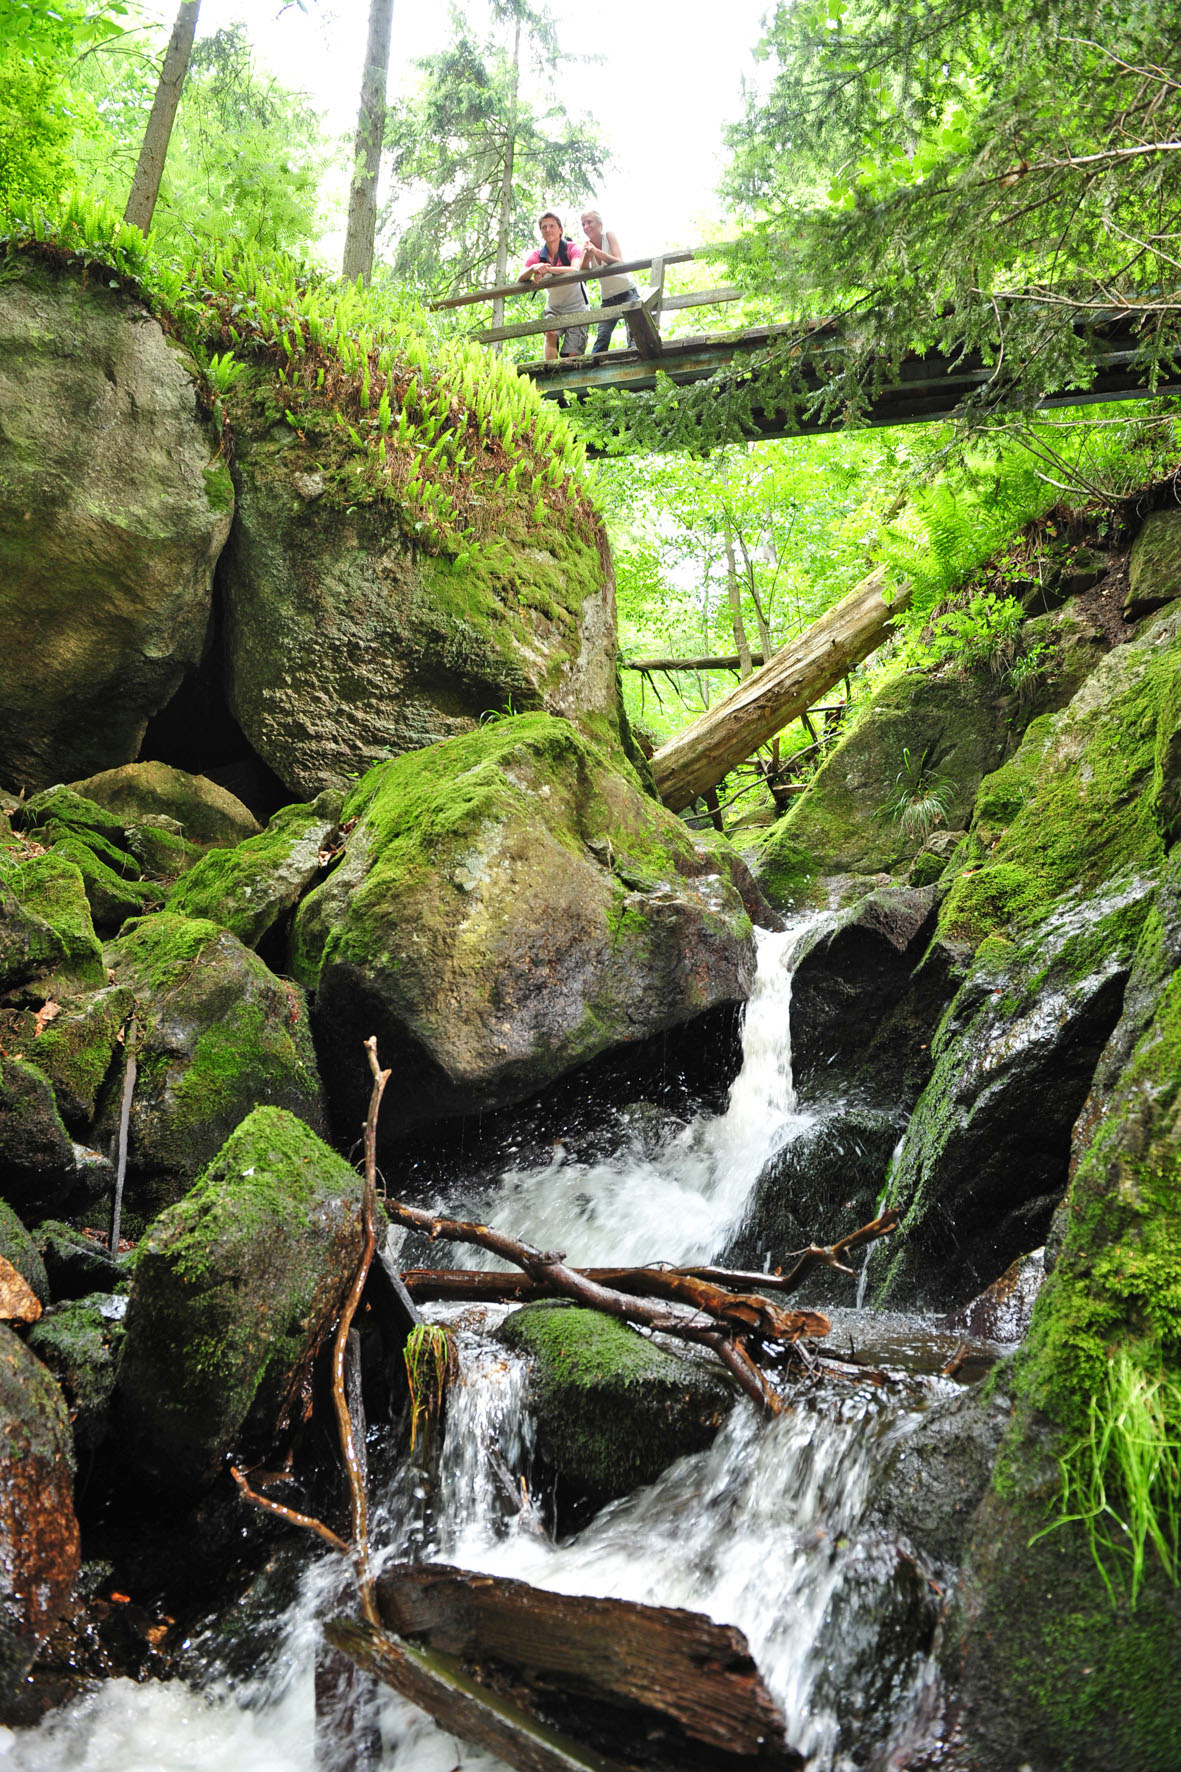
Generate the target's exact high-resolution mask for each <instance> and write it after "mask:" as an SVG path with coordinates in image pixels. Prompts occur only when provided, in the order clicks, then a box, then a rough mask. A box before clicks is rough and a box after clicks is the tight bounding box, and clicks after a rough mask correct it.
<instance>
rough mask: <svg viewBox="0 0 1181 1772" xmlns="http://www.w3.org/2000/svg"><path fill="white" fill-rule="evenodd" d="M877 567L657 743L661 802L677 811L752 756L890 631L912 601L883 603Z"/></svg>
mask: <svg viewBox="0 0 1181 1772" xmlns="http://www.w3.org/2000/svg"><path fill="white" fill-rule="evenodd" d="M884 583H885V579H884V574H883V573H882V571H881V570H880V569H878V570H877V571H874V572H871V573H870V574H869V576H868V578H864V579H862V581H861V583H860V584H859V585H857V586H856V588H855V589H854V590H852V591H850V592H849V595H848V596H847V597H844V598H842V599H841V601H840V602H839V603H837V604H835V605H834V607H833V608H832V609H829V610H828V611H827V612H826V613H825V614H824V615H822V616H821V617H820V619H819V621H815V622H813V623H812V625H811V627H809V628H806V629H805V630H804V632H803V633H802V634H799V635H797V636H796V638H795V639H794V640H792V641H790V642H789V643H788V645H786V646H784V647H783V648H782V650H781V651H779V652H777V653H775V655H774V657H772V658H771V659H769V660H768V662H767V663H766V664H765V665H763V667H762V669H761V670H757V671H754V672H753V673H752V674H751V675H750V676H749V677H747V678H745V679H744V680H743V682H741V683H740V684H738V686H737V687H736V688H734V689H732V690H731V691H730V693H729V694H728V695H725V696H723V697H722V699H721V700H720V701H716V702H715V703H714V705H713V706H712V707H711V708H710V709H709V711H708V712H707V713H705V714H703V715H702V716H701V718H700V719H699V720H695V721H694V723H693V725H692V726H689V727H687V728H686V729H685V731H684V732H682V733H679V734H678V735H677V737H676V738H673V739H670V740H669V742H668V744H666V745H662V746H661V748H660V750H658V751H657V752H656V754H655V756H654V757H653V758H652V773H653V775H654V776H655V778H656V787H657V791H658V792H659V794H660V797H661V799H662V800H663V801H664V803H665V805H666V806H668V807H670V808H671V810H672V811H673V812H680V811H683V809H684V808H685V807H686V806H688V805H690V804H691V803H692V802H693V801H694V800H695V799H696V798H697V797H698V795H699V794H703V793H705V791H706V789H707V788H712V787H716V786H717V784H718V782H719V781H721V779H722V777H723V775H725V774H726V772H727V770H729V769H733V768H734V767H735V765H736V764H738V763H742V762H744V761H745V760H746V758H747V757H750V756H753V754H754V752H755V751H757V750H758V748H759V746H760V745H761V744H765V743H766V742H767V740H768V739H770V738H774V736H775V734H776V733H777V732H779V731H780V730H781V729H782V728H783V727H784V726H786V725H787V724H788V723H789V721H791V720H794V719H797V718H798V717H799V715H800V714H801V713H804V712H806V711H807V709H808V708H810V707H812V706H813V704H814V703H815V702H816V701H818V700H819V698H820V697H821V696H822V695H824V694H825V693H826V691H828V690H829V689H832V688H834V687H835V685H836V684H837V683H839V682H840V680H841V678H842V677H844V676H845V675H846V674H847V672H848V671H849V670H850V669H851V668H852V667H853V665H855V664H860V663H861V661H862V659H864V658H868V657H869V654H870V653H871V652H873V651H874V650H875V649H876V648H877V647H878V646H880V645H881V644H882V642H883V641H884V640H888V639H889V638H890V635H891V633H892V632H893V622H894V617H895V616H896V615H898V614H899V612H900V611H901V610H903V609H905V608H906V606H907V604H908V603H909V601H910V592H909V589H904V590H902V591H900V592H899V593H898V595H897V596H896V597H895V598H894V600H893V602H891V603H887V602H886V600H885V598H884V597H883V595H882V589H883V585H884Z"/></svg>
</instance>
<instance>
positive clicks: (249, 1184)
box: [116, 1108, 361, 1494]
mask: <svg viewBox="0 0 1181 1772" xmlns="http://www.w3.org/2000/svg"><path fill="white" fill-rule="evenodd" d="M360 1252H361V1182H360V1178H359V1177H358V1176H357V1175H356V1173H355V1172H354V1171H353V1170H352V1169H350V1168H349V1166H348V1164H347V1163H346V1162H345V1161H344V1160H343V1158H341V1157H338V1156H336V1155H335V1153H334V1152H332V1151H330V1150H329V1149H328V1148H327V1147H326V1146H325V1145H323V1144H322V1143H321V1142H320V1140H319V1139H318V1138H317V1137H316V1136H315V1135H314V1133H312V1132H311V1131H309V1129H308V1128H307V1126H305V1125H304V1124H303V1123H302V1122H301V1121H299V1120H297V1119H295V1118H294V1116H292V1115H291V1114H286V1113H282V1112H280V1111H278V1110H276V1109H274V1108H259V1109H258V1110H257V1111H256V1112H255V1113H253V1114H251V1115H250V1117H249V1118H248V1119H247V1120H245V1121H244V1122H243V1124H242V1125H241V1126H239V1127H238V1129H237V1131H236V1132H235V1133H234V1134H233V1135H232V1137H231V1138H229V1139H228V1140H227V1142H226V1145H225V1148H224V1149H223V1150H222V1151H221V1152H220V1153H219V1155H218V1156H217V1158H216V1160H215V1161H214V1162H213V1163H211V1164H210V1166H209V1168H208V1169H207V1170H206V1172H205V1174H204V1175H203V1176H202V1177H201V1179H200V1181H199V1182H198V1183H197V1185H196V1186H195V1187H194V1188H193V1189H192V1190H191V1191H190V1192H189V1193H188V1194H187V1195H186V1197H185V1198H184V1199H183V1200H181V1201H180V1202H179V1203H178V1204H177V1205H175V1206H173V1207H170V1208H169V1210H168V1211H167V1212H165V1213H163V1214H162V1215H161V1216H160V1217H159V1218H158V1219H157V1220H156V1222H155V1224H154V1225H153V1226H152V1228H151V1231H150V1232H149V1234H148V1236H147V1237H146V1238H145V1240H144V1242H143V1244H142V1245H141V1248H140V1254H139V1259H138V1261H137V1263H136V1269H135V1278H134V1281H133V1284H132V1290H131V1300H130V1303H129V1304H128V1308H127V1318H126V1334H125V1340H124V1347H123V1355H122V1359H121V1361H120V1365H119V1371H118V1394H117V1398H116V1412H117V1421H118V1423H119V1425H120V1428H121V1432H122V1434H123V1435H124V1436H125V1441H124V1445H125V1450H126V1453H127V1456H128V1457H129V1458H130V1459H131V1460H132V1461H133V1462H135V1463H137V1464H142V1465H143V1467H144V1468H145V1469H146V1470H148V1471H149V1472H151V1473H152V1475H153V1476H154V1478H155V1479H156V1480H157V1481H158V1482H159V1483H160V1484H161V1485H162V1486H163V1487H164V1488H165V1489H167V1490H170V1491H173V1492H179V1493H182V1494H183V1493H185V1492H191V1491H193V1490H195V1489H199V1488H200V1487H201V1486H202V1485H203V1484H205V1483H207V1482H208V1481H209V1480H210V1479H211V1478H212V1477H213V1476H214V1475H216V1474H217V1472H218V1470H219V1469H220V1466H221V1462H222V1460H223V1458H224V1457H225V1455H226V1453H228V1452H231V1451H233V1452H238V1453H240V1454H241V1455H243V1456H245V1455H246V1454H248V1453H249V1451H250V1450H251V1448H252V1447H253V1448H257V1449H258V1450H259V1451H268V1450H269V1449H270V1448H271V1447H272V1446H273V1444H274V1439H275V1435H276V1433H277V1432H278V1431H279V1430H280V1429H281V1428H282V1427H284V1426H285V1425H287V1424H288V1423H289V1420H290V1417H291V1412H292V1411H293V1410H295V1408H296V1406H297V1403H298V1396H297V1393H298V1389H299V1382H300V1379H301V1377H302V1375H303V1374H304V1373H305V1372H306V1371H307V1369H308V1366H309V1364H310V1361H311V1359H312V1357H313V1355H314V1353H315V1351H316V1349H317V1348H318V1347H319V1345H320V1343H321V1341H322V1340H323V1338H324V1336H325V1335H326V1334H327V1333H328V1330H329V1328H330V1327H331V1324H332V1322H333V1321H334V1319H335V1317H336V1314H337V1312H338V1311H339V1308H340V1305H341V1302H342V1300H343V1297H344V1294H345V1292H346V1291H347V1288H348V1286H349V1283H350V1282H351V1280H352V1277H353V1272H354V1270H355V1268H356V1264H357V1260H358V1258H359V1256H360Z"/></svg>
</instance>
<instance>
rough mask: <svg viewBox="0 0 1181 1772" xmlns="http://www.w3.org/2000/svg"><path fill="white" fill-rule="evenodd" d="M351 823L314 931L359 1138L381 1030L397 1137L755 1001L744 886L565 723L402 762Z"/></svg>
mask: <svg viewBox="0 0 1181 1772" xmlns="http://www.w3.org/2000/svg"><path fill="white" fill-rule="evenodd" d="M344 820H345V823H346V824H348V825H351V826H352V828H351V830H350V831H349V835H348V838H347V843H346V847H345V851H344V855H343V858H342V860H341V862H340V865H339V866H338V867H337V869H336V871H335V872H334V873H332V874H330V875H329V877H328V879H327V880H325V881H324V883H323V884H322V885H320V886H318V887H316V889H315V890H314V891H313V892H312V893H310V894H309V896H308V897H307V898H305V899H304V901H303V903H302V904H301V906H300V908H299V911H298V912H297V914H296V919H295V926H294V937H293V945H294V952H293V970H294V972H295V975H296V977H298V978H300V979H301V980H302V981H303V982H304V983H305V984H306V985H307V986H308V987H309V989H312V990H314V991H315V993H316V1001H315V1026H316V1034H317V1045H318V1049H319V1052H320V1058H321V1063H322V1065H323V1068H324V1077H325V1082H326V1085H327V1087H328V1090H329V1095H330V1099H331V1100H332V1103H333V1108H334V1111H335V1113H336V1114H337V1116H338V1122H339V1124H341V1125H342V1126H347V1127H353V1126H356V1125H358V1124H360V1122H361V1120H362V1119H363V1117H364V1109H365V1102H366V1099H367V1096H368V1089H369V1079H368V1072H367V1070H366V1067H365V1064H364V1054H363V1052H362V1047H361V1042H362V1041H363V1040H364V1039H365V1038H366V1037H367V1036H369V1035H371V1034H376V1035H377V1038H378V1046H379V1051H380V1054H381V1059H382V1062H383V1064H386V1065H391V1066H392V1067H393V1071H394V1075H395V1077H396V1078H397V1087H396V1089H391V1090H390V1091H389V1092H388V1093H387V1095H386V1108H385V1110H384V1111H385V1116H386V1118H385V1122H384V1123H385V1125H386V1126H387V1128H388V1129H389V1131H390V1132H391V1133H394V1132H397V1131H399V1130H405V1129H406V1128H408V1127H410V1126H413V1125H414V1124H416V1123H418V1122H421V1121H425V1120H431V1119H441V1118H444V1117H447V1116H450V1115H456V1114H473V1113H476V1112H478V1111H480V1110H482V1109H488V1108H494V1107H501V1106H506V1105H508V1104H510V1103H512V1102H515V1101H520V1100H523V1099H524V1098H525V1097H527V1096H528V1095H530V1094H532V1093H534V1092H535V1091H537V1090H539V1089H541V1088H542V1087H543V1086H544V1085H545V1084H547V1083H550V1082H552V1081H553V1080H554V1079H555V1078H557V1077H559V1076H561V1075H562V1074H563V1073H564V1072H567V1071H569V1070H572V1069H573V1068H574V1067H575V1066H577V1065H579V1064H582V1063H585V1062H586V1061H587V1060H589V1059H591V1058H594V1057H595V1056H596V1055H597V1054H599V1053H601V1052H603V1051H605V1050H606V1049H607V1048H609V1047H613V1046H619V1045H625V1044H631V1043H634V1042H636V1041H639V1040H642V1039H644V1038H645V1037H646V1036H648V1035H652V1034H655V1033H658V1032H660V1031H662V1030H664V1029H667V1028H671V1027H673V1026H675V1025H677V1024H678V1023H681V1022H684V1021H687V1020H689V1019H690V1018H691V1017H693V1016H696V1015H698V1014H700V1013H701V1012H702V1011H704V1010H707V1009H710V1008H713V1007H714V1006H716V1005H718V1004H722V1003H733V1002H738V1001H741V1000H742V999H744V998H745V996H746V994H747V992H748V989H749V986H750V982H751V979H752V977H753V971H754V940H753V933H752V930H751V925H750V922H749V919H748V918H747V916H746V913H745V911H744V909H743V906H742V901H741V899H740V897H739V895H738V892H737V890H736V889H735V887H734V886H733V885H732V884H731V883H730V881H729V880H728V879H725V878H723V877H722V876H721V875H720V874H718V873H716V872H713V871H708V872H704V873H703V872H702V871H701V870H702V869H703V867H704V868H708V867H710V864H709V862H708V861H703V858H702V857H701V856H700V855H699V854H698V852H697V851H696V849H695V848H694V846H693V842H692V840H691V838H690V836H689V833H688V832H687V831H686V829H685V827H684V825H683V824H682V823H681V822H680V821H679V820H678V819H676V818H674V817H673V816H672V814H671V813H668V812H666V811H665V810H664V809H663V808H662V807H661V806H659V805H658V804H656V803H655V802H653V801H651V800H649V799H647V798H646V797H645V796H644V795H642V794H640V793H639V792H638V791H637V790H636V789H635V788H634V787H633V786H632V785H631V784H630V783H629V782H628V781H627V780H625V779H624V777H623V776H622V775H620V774H618V773H616V771H615V770H613V769H612V768H611V767H610V766H609V765H608V764H607V762H606V761H605V760H604V758H603V757H602V755H601V754H600V753H599V752H598V751H596V750H595V749H594V748H593V747H592V746H591V745H590V744H589V743H588V742H587V741H586V740H585V739H584V738H582V737H581V736H580V735H579V733H578V732H577V731H576V730H575V729H574V727H573V726H571V725H570V724H568V722H566V721H564V720H556V719H553V718H552V717H550V716H549V715H544V714H534V715H527V716H520V717H517V718H514V719H506V720H502V721H497V722H495V723H494V724H490V725H488V726H485V727H484V728H482V729H481V730H480V731H478V732H475V733H471V734H469V735H467V736H466V737H463V738H455V739H451V740H449V741H448V742H447V743H446V744H442V745H437V746H434V747H433V748H432V749H430V750H429V751H423V752H418V753H416V754H414V755H412V756H406V757H400V758H397V759H395V760H394V761H392V762H390V763H386V764H383V765H380V766H379V767H378V768H376V769H373V770H371V771H370V772H369V773H368V774H367V775H366V776H365V777H364V778H363V779H362V780H361V782H359V783H358V785H357V787H356V788H355V790H354V791H353V793H352V794H351V795H350V796H349V799H348V800H347V802H346V803H345V807H344Z"/></svg>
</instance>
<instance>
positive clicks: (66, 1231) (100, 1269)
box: [36, 1218, 130, 1302]
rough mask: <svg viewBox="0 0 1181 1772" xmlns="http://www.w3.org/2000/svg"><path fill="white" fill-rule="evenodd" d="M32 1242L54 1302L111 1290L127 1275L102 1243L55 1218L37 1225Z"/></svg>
mask: <svg viewBox="0 0 1181 1772" xmlns="http://www.w3.org/2000/svg"><path fill="white" fill-rule="evenodd" d="M36 1243H37V1249H38V1251H39V1253H40V1256H41V1259H42V1260H43V1261H44V1263H45V1272H46V1274H47V1275H48V1278H49V1289H50V1292H51V1294H52V1296H53V1298H54V1300H55V1302H57V1301H60V1300H62V1299H67V1298H85V1297H87V1296H88V1295H89V1294H90V1293H96V1292H101V1293H111V1292H114V1291H115V1288H116V1287H117V1286H120V1285H124V1286H125V1285H126V1283H127V1281H128V1278H129V1276H130V1269H129V1267H128V1266H127V1263H126V1261H120V1260H119V1259H118V1257H116V1256H114V1255H112V1254H111V1251H110V1248H109V1247H108V1245H107V1244H106V1243H105V1242H104V1243H100V1242H98V1241H97V1239H96V1238H95V1237H92V1236H87V1234H86V1232H85V1231H80V1230H77V1229H76V1228H75V1227H74V1226H73V1225H71V1224H62V1223H61V1222H60V1220H58V1219H54V1218H47V1219H46V1220H45V1222H44V1223H43V1224H39V1225H38V1226H37V1232H36Z"/></svg>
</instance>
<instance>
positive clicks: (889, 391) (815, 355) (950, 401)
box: [517, 310, 1181, 438]
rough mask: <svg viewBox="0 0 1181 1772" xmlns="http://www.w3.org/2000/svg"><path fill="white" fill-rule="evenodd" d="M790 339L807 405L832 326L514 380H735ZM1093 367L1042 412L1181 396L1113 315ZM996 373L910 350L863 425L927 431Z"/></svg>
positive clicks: (817, 427)
mask: <svg viewBox="0 0 1181 1772" xmlns="http://www.w3.org/2000/svg"><path fill="white" fill-rule="evenodd" d="M615 312H616V313H618V310H615ZM788 341H791V342H793V343H795V344H798V345H800V346H801V351H800V355H799V356H798V357H797V358H796V359H795V367H796V368H797V370H798V373H799V377H800V382H801V384H802V389H801V391H802V394H803V404H804V405H806V404H807V397H808V395H809V394H815V393H819V392H820V391H821V390H822V388H823V386H824V384H825V381H826V380H827V379H828V377H827V375H826V364H825V358H826V356H828V355H830V354H831V353H833V352H835V351H836V350H837V349H839V335H838V334H837V332H836V329H835V327H831V326H825V327H823V328H818V329H817V330H816V331H815V332H814V333H813V334H812V335H811V337H810V338H803V339H801V328H800V327H799V325H782V326H752V327H746V328H744V329H743V330H741V331H738V332H727V333H713V334H711V335H710V336H709V337H706V338H686V339H674V338H665V339H663V340H662V349H661V352H660V356H659V358H646V357H644V356H642V355H641V354H640V352H639V351H636V350H616V351H606V352H603V353H602V354H601V355H600V356H598V357H567V358H560V359H558V360H557V361H556V362H534V363H521V364H518V366H517V369H518V374H520V375H527V376H529V378H530V379H531V380H532V381H533V383H534V384H535V386H536V388H537V391H538V393H539V394H541V395H542V396H543V397H544V398H545V399H549V400H557V401H559V402H560V403H561V404H563V405H566V404H568V403H572V402H575V401H578V400H581V399H583V398H585V396H586V395H587V394H589V393H592V392H594V391H595V390H596V389H599V388H615V389H617V390H619V391H620V392H621V393H636V394H639V393H648V392H650V391H651V390H652V389H653V388H655V386H656V376H657V373H658V372H659V373H660V374H661V375H664V376H667V377H668V379H669V380H670V381H672V382H675V383H676V384H677V385H679V386H681V387H688V386H691V385H692V384H693V383H694V382H701V381H708V380H709V379H710V378H711V377H713V376H716V375H719V374H720V373H721V372H722V371H724V370H727V369H736V370H737V371H738V372H739V373H740V374H741V372H742V371H743V369H744V368H745V367H746V366H747V365H748V364H749V365H750V366H751V367H752V368H754V367H756V366H757V365H756V359H758V358H759V357H760V356H761V355H762V354H763V353H764V352H766V351H767V350H768V349H769V348H770V347H771V346H773V345H775V344H777V343H780V342H784V343H786V342H788ZM1093 361H1094V363H1095V366H1096V376H1095V380H1094V382H1093V383H1092V385H1091V386H1090V387H1088V388H1060V389H1050V390H1048V391H1047V392H1046V393H1044V394H1043V395H1042V397H1041V399H1040V401H1039V406H1040V407H1042V408H1047V409H1048V408H1051V407H1059V406H1087V405H1092V404H1094V403H1096V402H1099V401H1108V400H1146V399H1155V398H1157V397H1158V396H1162V395H1168V394H1177V393H1181V371H1174V373H1173V376H1172V378H1171V379H1170V380H1168V381H1165V380H1161V381H1160V382H1158V384H1157V385H1156V387H1150V386H1148V384H1147V379H1146V372H1145V369H1144V365H1143V362H1142V360H1141V354H1140V344H1139V338H1138V334H1137V332H1136V328H1135V323H1134V321H1133V320H1132V319H1131V318H1130V317H1121V316H1115V317H1113V319H1111V320H1110V321H1106V322H1104V324H1103V327H1102V330H1101V332H1100V334H1099V336H1098V338H1097V339H1096V341H1095V346H1094V357H1093ZM995 373H996V371H995V368H994V367H993V366H991V365H989V364H986V363H984V362H983V360H982V359H981V357H980V355H979V353H978V352H973V353H970V354H969V355H966V356H964V357H962V358H952V357H949V356H946V355H944V354H943V353H942V352H938V351H929V352H927V353H926V354H925V355H923V354H920V353H918V352H912V353H911V355H910V356H908V357H905V358H904V359H903V361H902V363H901V365H900V368H899V372H898V376H897V378H896V380H895V381H893V382H891V383H889V384H887V385H886V386H885V387H883V388H881V389H880V390H879V391H878V392H877V393H876V394H875V395H873V396H872V398H871V400H870V403H869V407H868V410H867V411H866V413H865V414H864V419H863V422H865V423H868V424H871V425H902V424H930V423H932V422H934V421H937V420H940V419H946V418H950V417H951V416H952V414H953V413H954V412H955V410H956V408H957V407H958V406H959V405H960V404H961V403H962V401H964V400H965V399H966V398H967V397H968V396H969V395H971V394H973V393H976V392H977V391H978V390H979V389H980V388H982V387H984V386H985V385H986V384H987V383H988V382H989V381H990V380H991V379H992V378H993V376H994V375H995ZM844 422H845V415H844V414H843V413H842V412H839V411H838V412H832V413H829V414H828V415H827V416H826V417H824V418H820V417H817V416H816V415H815V414H812V415H808V414H807V413H793V412H789V411H787V410H784V409H778V410H777V409H774V408H768V409H762V408H756V409H755V411H754V414H753V418H752V420H751V422H750V423H744V424H743V426H742V429H743V431H744V432H745V434H746V435H747V436H749V437H751V438H758V437H794V436H807V435H812V434H814V433H817V432H823V431H836V430H840V429H841V428H842V425H843V424H844Z"/></svg>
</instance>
